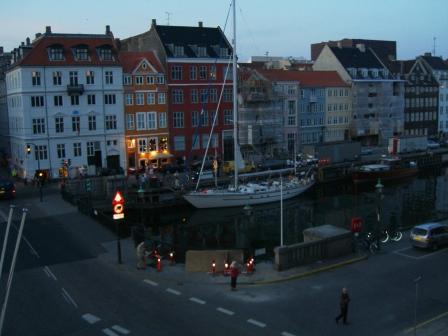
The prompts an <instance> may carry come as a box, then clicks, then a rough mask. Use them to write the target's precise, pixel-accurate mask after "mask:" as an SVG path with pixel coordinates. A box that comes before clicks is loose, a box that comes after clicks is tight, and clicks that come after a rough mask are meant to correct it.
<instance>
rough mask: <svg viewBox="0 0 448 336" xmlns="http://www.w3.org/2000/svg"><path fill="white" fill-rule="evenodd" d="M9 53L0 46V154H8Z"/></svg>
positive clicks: (10, 56)
mask: <svg viewBox="0 0 448 336" xmlns="http://www.w3.org/2000/svg"><path fill="white" fill-rule="evenodd" d="M11 58H12V55H11V53H6V52H4V51H3V47H0V155H3V154H4V155H7V156H9V155H10V143H9V122H8V104H7V100H6V80H5V79H6V70H7V68H8V67H9V66H10V65H11Z"/></svg>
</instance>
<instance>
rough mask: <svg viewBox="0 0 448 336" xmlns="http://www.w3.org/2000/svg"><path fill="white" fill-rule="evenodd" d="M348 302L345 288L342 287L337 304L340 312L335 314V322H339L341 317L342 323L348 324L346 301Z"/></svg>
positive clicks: (348, 298)
mask: <svg viewBox="0 0 448 336" xmlns="http://www.w3.org/2000/svg"><path fill="white" fill-rule="evenodd" d="M349 302H350V297H349V296H348V292H347V288H345V287H344V288H342V293H341V298H340V301H339V306H340V308H341V313H340V314H339V315H338V316H336V318H335V320H336V324H338V323H339V320H340V319H341V318H342V322H343V323H344V324H346V325H347V324H348V322H347V313H348V303H349Z"/></svg>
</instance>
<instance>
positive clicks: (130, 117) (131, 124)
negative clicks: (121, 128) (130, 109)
mask: <svg viewBox="0 0 448 336" xmlns="http://www.w3.org/2000/svg"><path fill="white" fill-rule="evenodd" d="M126 128H127V129H128V130H129V131H132V130H134V129H135V114H127V115H126Z"/></svg>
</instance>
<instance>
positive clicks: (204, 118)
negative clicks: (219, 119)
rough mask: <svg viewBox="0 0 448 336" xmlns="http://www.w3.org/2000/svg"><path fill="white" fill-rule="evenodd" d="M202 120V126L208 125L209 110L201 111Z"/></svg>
mask: <svg viewBox="0 0 448 336" xmlns="http://www.w3.org/2000/svg"><path fill="white" fill-rule="evenodd" d="M200 121H201V124H200V126H202V127H204V126H208V112H207V111H205V110H202V111H201V114H200Z"/></svg>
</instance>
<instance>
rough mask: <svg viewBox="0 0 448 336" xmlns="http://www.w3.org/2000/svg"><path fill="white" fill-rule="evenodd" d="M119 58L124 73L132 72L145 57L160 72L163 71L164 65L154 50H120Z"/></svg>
mask: <svg viewBox="0 0 448 336" xmlns="http://www.w3.org/2000/svg"><path fill="white" fill-rule="evenodd" d="M119 58H120V62H121V65H122V66H123V73H132V72H133V71H134V70H135V69H136V68H137V67H138V66H139V65H140V63H141V62H142V61H143V60H145V59H146V60H147V61H148V62H149V63H150V64H151V65H152V66H153V67H154V69H156V71H157V72H158V73H162V72H163V67H162V65H161V63H160V61H159V59H158V58H157V56H156V54H155V52H153V51H144V52H143V51H120V54H119Z"/></svg>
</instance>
